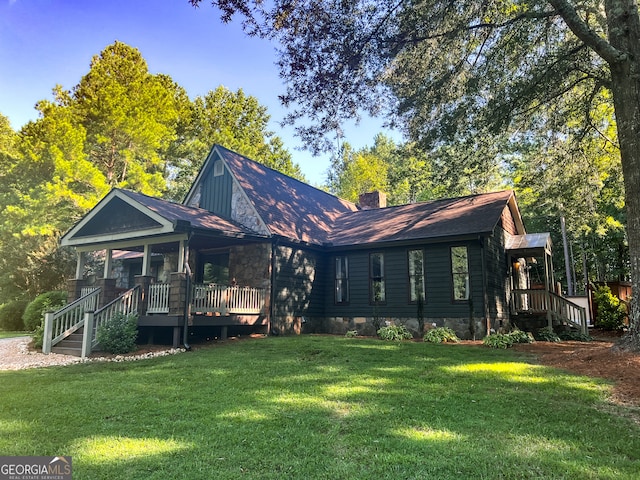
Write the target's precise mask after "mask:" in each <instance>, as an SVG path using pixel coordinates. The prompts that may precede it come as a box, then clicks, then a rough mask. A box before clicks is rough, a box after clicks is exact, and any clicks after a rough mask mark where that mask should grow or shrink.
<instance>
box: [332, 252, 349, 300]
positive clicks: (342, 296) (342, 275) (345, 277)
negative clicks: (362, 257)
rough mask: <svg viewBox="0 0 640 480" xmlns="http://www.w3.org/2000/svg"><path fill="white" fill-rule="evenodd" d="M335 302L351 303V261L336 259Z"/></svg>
mask: <svg viewBox="0 0 640 480" xmlns="http://www.w3.org/2000/svg"><path fill="white" fill-rule="evenodd" d="M335 302H336V303H337V304H340V303H348V302H349V259H348V258H347V257H336V273H335Z"/></svg>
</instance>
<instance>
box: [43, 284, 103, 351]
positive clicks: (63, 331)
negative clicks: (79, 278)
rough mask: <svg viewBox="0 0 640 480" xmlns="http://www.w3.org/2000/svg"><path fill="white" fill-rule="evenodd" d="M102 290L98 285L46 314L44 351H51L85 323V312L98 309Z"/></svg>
mask: <svg viewBox="0 0 640 480" xmlns="http://www.w3.org/2000/svg"><path fill="white" fill-rule="evenodd" d="M100 291H101V290H100V288H99V287H97V288H95V289H93V290H92V291H91V292H89V293H88V294H86V295H84V296H81V297H80V298H78V299H77V300H74V301H73V302H71V303H69V304H68V305H65V306H64V307H62V308H61V309H60V310H58V311H56V312H48V313H46V314H45V319H44V335H43V338H42V352H43V353H45V354H49V353H51V347H53V346H54V345H56V344H58V343H60V342H61V341H62V340H64V339H65V338H67V337H68V336H69V335H71V334H72V333H73V332H75V331H77V330H78V329H79V328H81V327H82V326H83V325H84V314H85V312H89V311H93V310H95V309H96V307H97V305H98V296H99V295H100Z"/></svg>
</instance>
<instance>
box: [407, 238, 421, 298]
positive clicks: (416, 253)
mask: <svg viewBox="0 0 640 480" xmlns="http://www.w3.org/2000/svg"><path fill="white" fill-rule="evenodd" d="M418 299H422V300H424V256H423V253H422V250H409V301H411V302H412V303H413V302H417V301H418Z"/></svg>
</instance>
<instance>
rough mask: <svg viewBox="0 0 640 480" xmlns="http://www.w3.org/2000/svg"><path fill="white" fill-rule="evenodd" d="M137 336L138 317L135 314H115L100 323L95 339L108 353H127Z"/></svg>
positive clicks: (134, 344) (132, 347)
mask: <svg viewBox="0 0 640 480" xmlns="http://www.w3.org/2000/svg"><path fill="white" fill-rule="evenodd" d="M137 336H138V317H137V315H135V314H129V315H123V314H122V313H117V314H115V315H114V316H113V317H112V318H111V319H109V321H107V322H106V323H104V324H103V325H100V327H98V331H97V333H96V339H97V340H98V343H99V344H100V347H101V348H102V349H103V350H104V351H106V352H109V353H128V352H130V351H132V350H134V349H135V347H136V338H137Z"/></svg>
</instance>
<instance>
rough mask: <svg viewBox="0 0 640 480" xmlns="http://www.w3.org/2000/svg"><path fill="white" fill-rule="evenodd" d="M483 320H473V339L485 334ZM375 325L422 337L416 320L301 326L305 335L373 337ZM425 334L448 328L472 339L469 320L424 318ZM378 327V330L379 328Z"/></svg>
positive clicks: (341, 320)
mask: <svg viewBox="0 0 640 480" xmlns="http://www.w3.org/2000/svg"><path fill="white" fill-rule="evenodd" d="M484 322H485V320H484V318H482V317H475V318H474V319H473V323H474V325H473V326H474V328H475V339H476V340H479V339H482V338H483V337H484V336H485V335H486V334H487V332H486V327H485V324H484ZM376 323H377V324H378V325H379V327H384V326H386V325H404V326H405V327H407V329H408V330H409V331H410V332H411V333H413V334H414V336H417V337H422V335H423V334H421V333H419V332H418V320H417V319H416V318H399V317H398V318H396V317H379V318H377V319H375V318H373V317H330V318H321V319H320V318H316V319H307V322H306V323H305V324H304V325H303V331H304V332H305V333H331V334H337V335H344V334H345V333H346V332H347V331H349V330H355V331H357V332H358V335H364V336H373V335H376ZM424 325H425V332H426V331H428V330H430V329H431V328H435V327H449V328H451V329H452V330H453V331H455V332H456V335H458V337H459V338H461V339H464V340H470V339H472V338H473V337H474V335H473V334H472V333H471V329H470V328H469V327H470V325H469V318H437V319H436V318H425V319H424ZM379 327H378V328H379Z"/></svg>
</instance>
